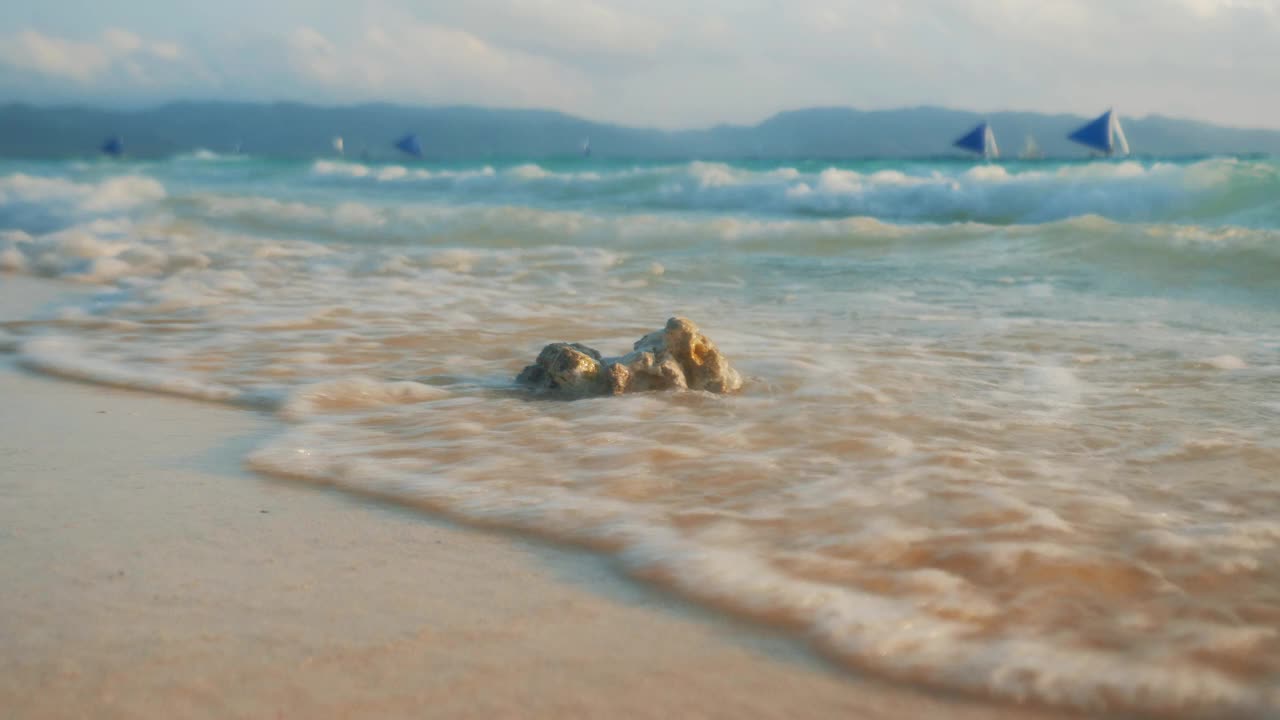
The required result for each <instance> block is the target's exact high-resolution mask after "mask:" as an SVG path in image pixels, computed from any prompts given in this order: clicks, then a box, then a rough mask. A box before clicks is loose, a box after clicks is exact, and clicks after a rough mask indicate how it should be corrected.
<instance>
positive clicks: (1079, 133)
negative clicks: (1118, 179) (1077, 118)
mask: <svg viewBox="0 0 1280 720" xmlns="http://www.w3.org/2000/svg"><path fill="white" fill-rule="evenodd" d="M1067 139H1068V140H1072V141H1074V142H1078V143H1080V144H1081V145H1084V146H1085V147H1088V148H1093V149H1094V150H1096V151H1098V152H1100V153H1102V154H1104V155H1107V156H1112V155H1116V154H1117V152H1118V153H1119V154H1120V155H1128V154H1129V141H1128V140H1127V139H1125V136H1124V128H1122V127H1120V116H1119V115H1116V114H1115V112H1114V111H1112V110H1107V111H1106V112H1104V113H1102V114H1101V115H1099V116H1098V117H1096V118H1094V119H1093V120H1090V121H1089V122H1087V123H1085V124H1084V125H1082V126H1080V127H1079V128H1078V129H1076V131H1075V132H1073V133H1071V134H1070V135H1068V136H1067Z"/></svg>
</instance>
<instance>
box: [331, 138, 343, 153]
mask: <svg viewBox="0 0 1280 720" xmlns="http://www.w3.org/2000/svg"><path fill="white" fill-rule="evenodd" d="M333 151H334V152H336V153H338V154H339V155H342V154H344V153H343V151H342V136H341V135H338V136H337V137H335V138H334V139H333Z"/></svg>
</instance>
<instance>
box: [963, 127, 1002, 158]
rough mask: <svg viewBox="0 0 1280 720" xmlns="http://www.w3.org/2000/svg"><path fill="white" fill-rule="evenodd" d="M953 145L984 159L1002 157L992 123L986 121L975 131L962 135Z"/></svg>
mask: <svg viewBox="0 0 1280 720" xmlns="http://www.w3.org/2000/svg"><path fill="white" fill-rule="evenodd" d="M952 144H953V145H955V146H956V147H958V148H964V149H965V150H968V151H969V152H974V153H977V154H979V155H981V156H982V157H984V158H988V159H990V158H998V157H1000V148H998V147H996V134H995V133H994V132H992V130H991V123H989V122H987V121H985V120H984V121H982V122H981V123H978V126H977V127H975V128H974V129H972V130H970V131H969V132H967V133H965V134H964V135H961V136H960V138H959V139H958V140H956V141H955V142H954V143H952Z"/></svg>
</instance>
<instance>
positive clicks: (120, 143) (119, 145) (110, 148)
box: [102, 135, 124, 157]
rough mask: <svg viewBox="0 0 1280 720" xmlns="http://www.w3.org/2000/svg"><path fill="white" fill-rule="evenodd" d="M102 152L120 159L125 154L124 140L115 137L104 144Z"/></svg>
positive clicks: (117, 136)
mask: <svg viewBox="0 0 1280 720" xmlns="http://www.w3.org/2000/svg"><path fill="white" fill-rule="evenodd" d="M102 152H103V154H105V155H110V156H111V157H120V156H121V155H122V154H124V140H123V139H121V137H120V136H119V135H113V136H112V137H109V138H107V139H106V140H105V141H104V142H103V143H102Z"/></svg>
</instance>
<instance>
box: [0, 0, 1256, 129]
mask: <svg viewBox="0 0 1280 720" xmlns="http://www.w3.org/2000/svg"><path fill="white" fill-rule="evenodd" d="M1277 88H1280V0H897V1H895V0H701V1H698V0H692V1H690V0H643V1H635V2H624V1H622V0H456V1H449V2H427V1H418V2H411V1H410V0H373V1H372V2H350V1H346V0H216V1H215V2H208V1H206V2H201V3H184V2H181V1H180V0H178V1H175V0H116V1H115V2H111V3H104V2H101V1H100V0H38V1H28V2H24V1H22V0H19V2H10V3H3V4H0V101H9V100H18V101H24V102H32V103H37V104H55V103H67V102H74V103H86V104H95V105H107V106H113V107H138V106H148V105H154V104H158V103H160V102H164V101H167V100H177V99H192V100H204V99H219V100H253V101H261V100H296V101H304V102H312V103H318V104H345V103H351V102H363V101H370V100H377V101H390V102H397V103H405V104H424V105H438V104H468V105H485V106H492V107H534V108H551V109H556V110H562V111H564V112H568V113H572V114H575V115H580V116H583V117H587V118H590V119H593V120H602V121H611V122H618V123H624V124H628V125H643V126H657V127H668V128H687V127H699V126H706V125H712V124H716V123H722V122H728V123H754V122H757V121H759V120H762V119H764V118H766V117H768V116H770V115H772V114H773V113H775V112H778V111H780V110H786V109H796V108H802V107H813V106H836V105H838V106H850V107H856V108H860V109H881V108H893V107H909V106H916V105H941V106H946V107H952V108H958V109H966V110H976V111H979V112H994V111H999V110H1033V111H1042V112H1068V113H1072V114H1078V115H1092V114H1095V113H1099V112H1101V111H1102V110H1105V109H1106V108H1108V107H1112V106H1114V107H1115V108H1116V109H1117V110H1118V111H1119V112H1120V113H1121V114H1124V115H1129V116H1142V115H1147V114H1151V113H1157V114H1162V115H1172V116H1176V117H1188V118H1194V119H1199V120H1206V121H1210V122H1216V123H1221V124H1226V125H1235V126H1246V127H1270V128H1280V91H1278V90H1277Z"/></svg>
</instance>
